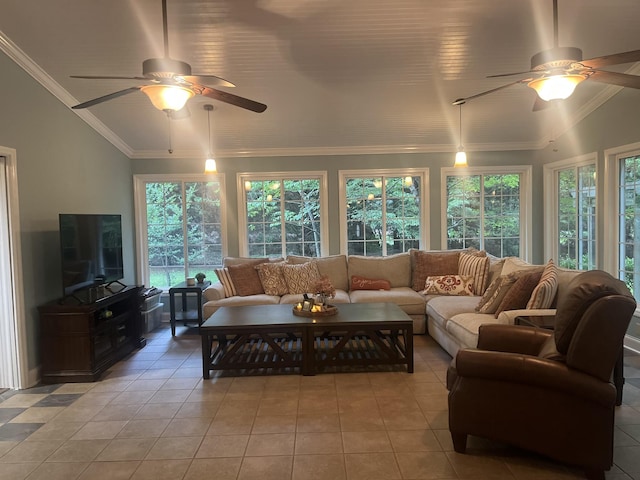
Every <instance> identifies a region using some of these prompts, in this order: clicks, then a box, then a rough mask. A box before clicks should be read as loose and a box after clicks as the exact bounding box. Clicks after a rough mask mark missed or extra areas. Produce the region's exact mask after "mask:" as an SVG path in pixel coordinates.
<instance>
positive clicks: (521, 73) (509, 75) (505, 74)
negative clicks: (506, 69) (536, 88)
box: [487, 70, 534, 78]
mask: <svg viewBox="0 0 640 480" xmlns="http://www.w3.org/2000/svg"><path fill="white" fill-rule="evenodd" d="M533 71H534V70H526V71H524V72H514V73H499V74H498V75H487V78H499V77H511V76H512V75H524V74H525V73H531V72H533Z"/></svg>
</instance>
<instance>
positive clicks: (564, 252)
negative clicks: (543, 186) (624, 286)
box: [556, 164, 596, 270]
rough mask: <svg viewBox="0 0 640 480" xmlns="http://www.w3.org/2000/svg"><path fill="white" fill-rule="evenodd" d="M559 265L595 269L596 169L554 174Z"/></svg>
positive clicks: (570, 169) (571, 168) (583, 168)
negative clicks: (556, 199)
mask: <svg viewBox="0 0 640 480" xmlns="http://www.w3.org/2000/svg"><path fill="white" fill-rule="evenodd" d="M557 175H558V176H557V185H556V188H557V195H558V240H557V241H558V264H559V265H560V266H561V267H564V268H571V269H577V270H591V269H594V268H596V178H595V177H596V166H595V164H589V165H582V166H578V167H570V168H565V169H562V170H559V171H558V173H557Z"/></svg>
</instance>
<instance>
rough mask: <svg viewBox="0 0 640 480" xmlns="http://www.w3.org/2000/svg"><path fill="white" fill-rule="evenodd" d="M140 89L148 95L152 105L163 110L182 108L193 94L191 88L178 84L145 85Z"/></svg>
mask: <svg viewBox="0 0 640 480" xmlns="http://www.w3.org/2000/svg"><path fill="white" fill-rule="evenodd" d="M140 90H142V93H144V94H145V95H146V96H147V97H149V100H151V103H152V104H153V106H154V107H156V108H157V109H158V110H162V111H163V112H166V111H167V110H170V111H174V112H177V111H178V110H182V108H183V107H184V106H185V105H186V103H187V101H188V100H189V99H190V98H191V97H193V96H194V95H195V94H194V93H193V91H192V90H190V89H188V88H185V87H181V86H179V85H162V84H159V85H145V86H144V87H141V88H140Z"/></svg>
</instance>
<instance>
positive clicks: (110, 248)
mask: <svg viewBox="0 0 640 480" xmlns="http://www.w3.org/2000/svg"><path fill="white" fill-rule="evenodd" d="M60 248H61V257H62V286H63V294H64V295H65V296H66V295H70V294H71V293H73V292H75V291H77V290H81V289H83V288H88V287H92V286H98V285H102V284H105V283H109V282H114V281H116V280H120V279H121V278H123V277H124V267H123V265H122V218H121V216H120V215H93V214H66V213H61V214H60Z"/></svg>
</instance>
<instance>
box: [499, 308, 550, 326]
mask: <svg viewBox="0 0 640 480" xmlns="http://www.w3.org/2000/svg"><path fill="white" fill-rule="evenodd" d="M555 316H556V309H555V308H540V309H526V308H523V309H520V310H503V311H502V312H500V315H498V319H499V320H500V323H503V324H505V325H515V323H516V322H515V320H516V317H555Z"/></svg>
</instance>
